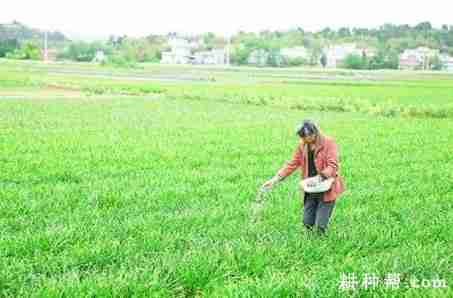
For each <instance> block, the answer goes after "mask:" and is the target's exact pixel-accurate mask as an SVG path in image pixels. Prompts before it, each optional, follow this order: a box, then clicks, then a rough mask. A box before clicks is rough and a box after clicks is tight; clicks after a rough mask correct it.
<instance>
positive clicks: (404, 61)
mask: <svg viewBox="0 0 453 298" xmlns="http://www.w3.org/2000/svg"><path fill="white" fill-rule="evenodd" d="M435 56H439V50H433V49H430V48H427V47H418V48H416V49H406V50H404V52H403V53H401V54H400V57H399V68H400V69H410V70H415V69H429V61H430V58H432V57H435Z"/></svg>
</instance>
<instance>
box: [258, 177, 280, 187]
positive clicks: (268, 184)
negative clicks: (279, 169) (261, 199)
mask: <svg viewBox="0 0 453 298" xmlns="http://www.w3.org/2000/svg"><path fill="white" fill-rule="evenodd" d="M278 181H279V177H278V176H274V177H272V178H271V179H269V180H267V181H266V182H264V184H263V185H262V186H261V187H262V188H272V187H273V186H274V184H275V183H277V182H278Z"/></svg>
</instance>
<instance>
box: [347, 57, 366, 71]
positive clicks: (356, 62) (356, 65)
mask: <svg viewBox="0 0 453 298" xmlns="http://www.w3.org/2000/svg"><path fill="white" fill-rule="evenodd" d="M343 63H344V65H343V66H344V67H345V68H350V69H364V68H365V63H366V62H365V61H364V59H363V56H362V55H357V54H349V55H347V56H346V58H345V59H344V62H343Z"/></svg>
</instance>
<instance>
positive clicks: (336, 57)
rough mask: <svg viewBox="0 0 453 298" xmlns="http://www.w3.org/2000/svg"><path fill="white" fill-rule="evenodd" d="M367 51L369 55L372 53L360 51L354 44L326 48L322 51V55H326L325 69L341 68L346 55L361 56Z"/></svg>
mask: <svg viewBox="0 0 453 298" xmlns="http://www.w3.org/2000/svg"><path fill="white" fill-rule="evenodd" d="M364 51H365V53H366V52H367V51H368V52H369V53H370V55H371V53H372V51H370V50H368V49H360V48H358V47H357V46H356V44H354V43H350V44H342V45H334V46H330V47H326V48H324V49H323V53H324V55H326V58H327V61H326V62H327V63H326V67H329V68H337V67H341V66H342V65H343V63H344V60H345V59H346V57H347V56H348V55H352V54H353V55H359V56H362V55H363V53H364Z"/></svg>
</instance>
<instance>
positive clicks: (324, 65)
mask: <svg viewBox="0 0 453 298" xmlns="http://www.w3.org/2000/svg"><path fill="white" fill-rule="evenodd" d="M320 62H321V65H322V67H326V66H327V55H326V54H325V53H322V55H321V59H320Z"/></svg>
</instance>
